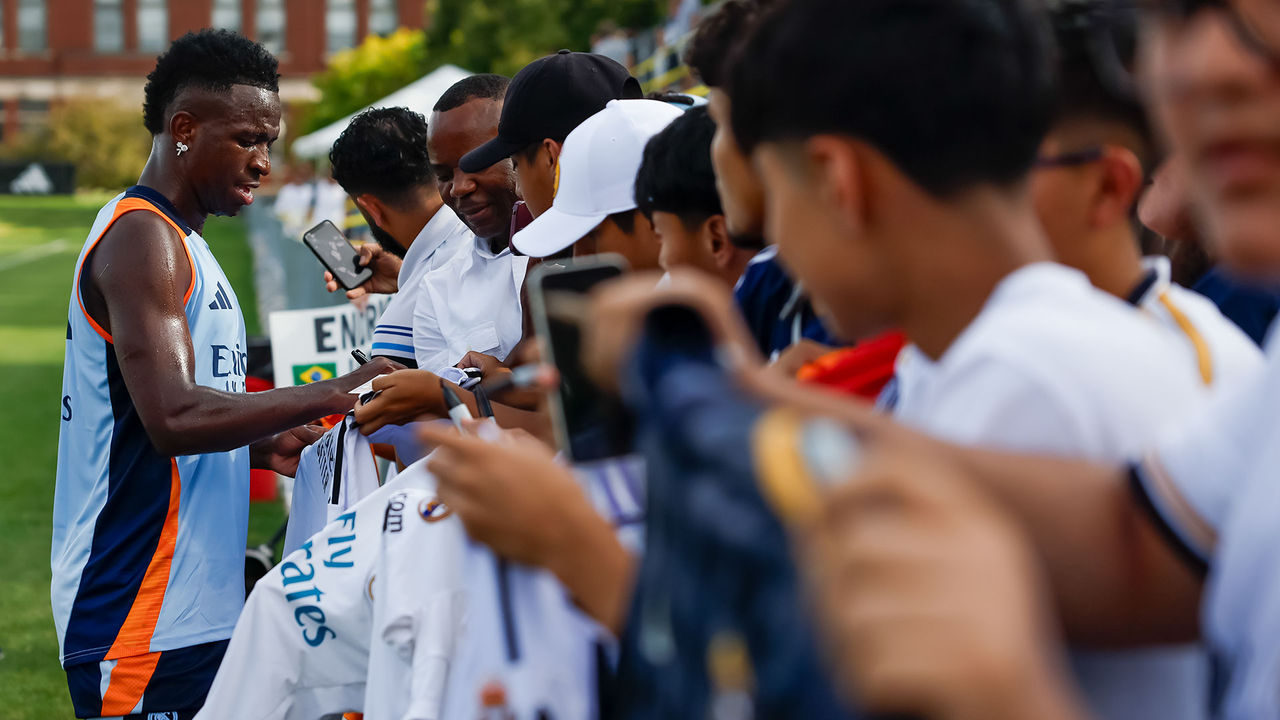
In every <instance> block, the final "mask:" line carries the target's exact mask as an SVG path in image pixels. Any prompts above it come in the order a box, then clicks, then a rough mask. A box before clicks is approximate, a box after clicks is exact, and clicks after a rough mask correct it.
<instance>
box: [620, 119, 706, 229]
mask: <svg viewBox="0 0 1280 720" xmlns="http://www.w3.org/2000/svg"><path fill="white" fill-rule="evenodd" d="M715 134H716V124H715V121H713V120H712V119H711V116H710V115H709V114H708V113H707V108H706V106H705V105H703V106H701V107H696V108H693V109H691V110H686V111H685V112H684V114H683V115H681V116H680V117H678V118H676V119H675V120H673V121H672V122H671V124H670V125H668V126H666V127H665V128H663V129H662V132H659V133H658V134H657V135H654V136H653V137H652V138H651V139H650V140H649V143H648V144H647V145H645V148H644V157H643V159H642V160H641V161H640V171H639V172H637V173H636V206H637V207H638V208H639V209H640V212H642V213H644V214H645V217H648V218H650V219H652V218H653V213H654V212H668V213H671V214H673V215H677V216H679V218H680V221H681V222H683V223H684V224H685V226H686V227H689V228H693V227H696V226H697V225H700V224H702V223H703V222H705V221H706V220H707V218H709V217H711V216H713V215H723V214H724V208H723V207H722V206H721V205H720V194H719V193H718V192H716V173H715V170H714V169H713V168H712V167H711V138H712V136H713V135H715Z"/></svg>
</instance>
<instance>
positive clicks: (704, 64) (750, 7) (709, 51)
mask: <svg viewBox="0 0 1280 720" xmlns="http://www.w3.org/2000/svg"><path fill="white" fill-rule="evenodd" d="M773 4H774V0H728V1H727V2H725V3H724V4H723V5H721V6H720V7H719V8H717V9H716V11H715V12H713V13H711V14H710V15H708V16H707V17H706V18H704V19H703V20H702V22H700V23H698V27H697V29H695V30H694V32H693V37H691V38H689V44H688V46H686V47H685V51H684V64H685V65H688V66H689V69H690V70H692V71H693V74H694V75H696V76H697V77H698V79H699V80H701V81H702V83H703V84H704V85H707V86H708V87H714V88H723V87H724V86H725V85H727V84H728V81H729V78H728V77H727V74H726V73H725V70H726V68H725V60H726V59H727V58H729V57H730V56H731V55H732V54H733V53H732V51H733V49H734V48H736V47H737V46H738V45H739V44H741V43H742V41H743V40H744V39H745V37H746V35H747V31H748V30H750V29H751V28H752V27H753V26H754V24H755V22H756V20H757V19H758V18H759V16H760V14H761V13H762V12H764V11H765V10H766V9H768V8H769V7H771V6H772V5H773Z"/></svg>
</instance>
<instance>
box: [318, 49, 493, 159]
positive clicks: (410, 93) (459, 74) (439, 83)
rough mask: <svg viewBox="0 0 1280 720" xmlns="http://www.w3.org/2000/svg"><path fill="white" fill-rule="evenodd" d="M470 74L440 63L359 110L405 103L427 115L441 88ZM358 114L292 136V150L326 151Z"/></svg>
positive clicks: (439, 94)
mask: <svg viewBox="0 0 1280 720" xmlns="http://www.w3.org/2000/svg"><path fill="white" fill-rule="evenodd" d="M470 74H471V73H469V72H467V71H466V70H463V69H462V68H460V67H458V66H457V65H441V66H440V67H439V68H437V69H436V70H434V71H432V72H430V73H428V74H426V75H424V76H422V77H421V78H418V79H417V80H414V81H413V82H411V83H409V84H408V85H405V86H404V87H402V88H400V89H399V90H397V91H395V92H393V93H391V94H390V95H388V96H386V97H384V98H382V99H381V100H378V101H377V102H374V103H371V104H370V105H369V106H368V107H365V108H362V109H361V111H363V110H368V109H369V108H376V107H407V108H409V109H410V110H417V111H418V112H420V113H422V114H423V115H429V114H430V113H431V107H432V106H433V105H435V104H436V101H437V100H439V99H440V96H441V95H443V94H444V91H445V90H448V89H449V88H450V87H451V86H452V85H453V84H454V83H456V82H458V81H459V80H461V79H462V78H464V77H467V76H468V75H470ZM357 114H358V112H355V113H351V114H350V115H348V116H346V117H344V118H342V119H341V120H338V121H337V122H334V123H332V124H329V125H326V126H325V127H323V128H320V129H319V130H316V131H315V132H313V133H309V134H307V135H303V136H302V137H300V138H298V139H297V140H294V141H293V154H294V155H296V156H298V157H300V158H308V159H313V158H318V157H322V156H324V155H326V154H328V152H329V148H331V147H333V143H334V141H335V140H337V139H338V136H339V135H341V134H342V131H343V130H344V129H346V127H347V124H348V123H350V122H351V118H353V117H355V116H356V115H357Z"/></svg>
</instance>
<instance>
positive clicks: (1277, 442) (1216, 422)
mask: <svg viewBox="0 0 1280 720" xmlns="http://www.w3.org/2000/svg"><path fill="white" fill-rule="evenodd" d="M1271 337H1272V338H1274V337H1275V336H1274V334H1273V335H1272V336H1271ZM1277 398H1280V342H1276V341H1275V340H1274V339H1273V340H1272V341H1270V342H1268V345H1267V353H1266V364H1265V367H1263V368H1260V369H1258V370H1257V371H1255V372H1253V373H1251V374H1250V375H1249V377H1248V378H1246V379H1245V380H1244V381H1242V382H1240V383H1236V384H1233V385H1232V386H1231V387H1229V388H1226V389H1225V390H1224V391H1223V392H1220V393H1218V394H1217V395H1216V396H1215V397H1214V399H1213V403H1212V405H1211V406H1210V407H1209V408H1208V410H1207V411H1206V412H1204V413H1202V414H1200V415H1197V416H1196V417H1194V418H1192V419H1190V420H1189V421H1188V422H1186V423H1185V424H1184V425H1183V426H1182V427H1179V428H1176V429H1173V430H1171V431H1170V432H1169V433H1168V434H1167V435H1166V436H1165V437H1163V438H1162V439H1161V440H1160V442H1159V443H1157V444H1156V446H1155V450H1154V452H1152V453H1150V454H1149V455H1148V456H1147V457H1146V459H1145V460H1144V461H1143V462H1142V463H1141V464H1140V465H1138V466H1137V467H1136V468H1135V473H1134V475H1135V477H1136V479H1137V480H1138V483H1137V486H1138V488H1139V489H1140V490H1141V491H1142V492H1143V493H1144V494H1145V496H1146V498H1147V499H1148V500H1149V501H1150V503H1151V505H1152V506H1153V507H1154V509H1155V510H1156V512H1157V514H1158V515H1159V517H1160V519H1161V520H1162V521H1163V522H1164V524H1165V525H1166V526H1167V527H1168V528H1169V529H1170V530H1171V531H1172V533H1173V535H1174V536H1175V537H1177V538H1178V539H1179V540H1180V541H1181V544H1182V546H1183V548H1184V549H1185V550H1187V551H1188V553H1189V555H1190V556H1191V557H1193V558H1195V559H1197V560H1198V561H1199V562H1200V563H1206V564H1207V567H1208V573H1209V575H1208V581H1207V585H1206V588H1205V602H1204V606H1203V609H1202V610H1201V624H1202V626H1203V628H1204V634H1205V638H1206V640H1207V642H1208V643H1209V644H1210V646H1211V647H1213V648H1214V650H1215V651H1217V653H1218V655H1219V656H1220V657H1221V658H1222V659H1223V660H1224V661H1225V663H1224V665H1223V669H1224V670H1225V671H1226V673H1227V678H1228V683H1227V689H1226V695H1225V698H1224V705H1223V711H1222V717H1225V718H1228V719H1230V720H1258V719H1259V718H1278V717H1280V692H1278V691H1277V687H1278V682H1280V553H1278V552H1277V549H1280V522H1277V518H1280V483H1278V482H1276V475H1277V468H1280V412H1278V411H1277V406H1276V399H1277Z"/></svg>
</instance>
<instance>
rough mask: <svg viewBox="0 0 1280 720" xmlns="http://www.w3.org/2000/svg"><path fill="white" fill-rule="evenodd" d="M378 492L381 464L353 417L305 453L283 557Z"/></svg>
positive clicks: (297, 475)
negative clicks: (375, 491)
mask: <svg viewBox="0 0 1280 720" xmlns="http://www.w3.org/2000/svg"><path fill="white" fill-rule="evenodd" d="M377 489H378V465H377V462H376V461H375V459H374V456H373V449H372V448H371V447H369V441H368V440H367V439H366V438H365V436H364V435H361V434H360V431H359V430H358V429H356V427H355V419H354V418H353V417H352V415H351V414H350V413H348V414H347V416H346V417H345V418H343V419H342V422H340V423H338V424H337V425H334V426H333V427H332V428H330V429H329V432H327V433H325V434H324V436H323V437H321V438H320V439H319V440H317V441H316V442H315V443H313V444H312V445H310V446H308V447H306V448H304V449H303V451H302V456H301V457H300V458H299V459H298V471H297V473H295V474H294V478H293V497H292V499H291V500H290V503H289V526H288V529H287V530H285V535H284V550H283V553H284V554H285V555H289V554H291V553H293V552H294V551H295V550H297V549H298V548H300V547H302V544H303V543H304V542H306V541H307V538H309V537H311V536H312V535H314V534H316V533H317V532H319V531H320V530H321V529H322V528H323V527H324V526H326V525H328V524H329V523H331V522H333V520H334V519H335V518H337V517H338V516H339V515H341V514H342V513H344V512H346V511H347V509H349V508H350V507H351V506H353V505H355V504H356V503H358V502H360V501H361V500H363V499H364V498H365V497H366V496H367V495H369V493H372V492H373V491H374V490H377Z"/></svg>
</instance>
